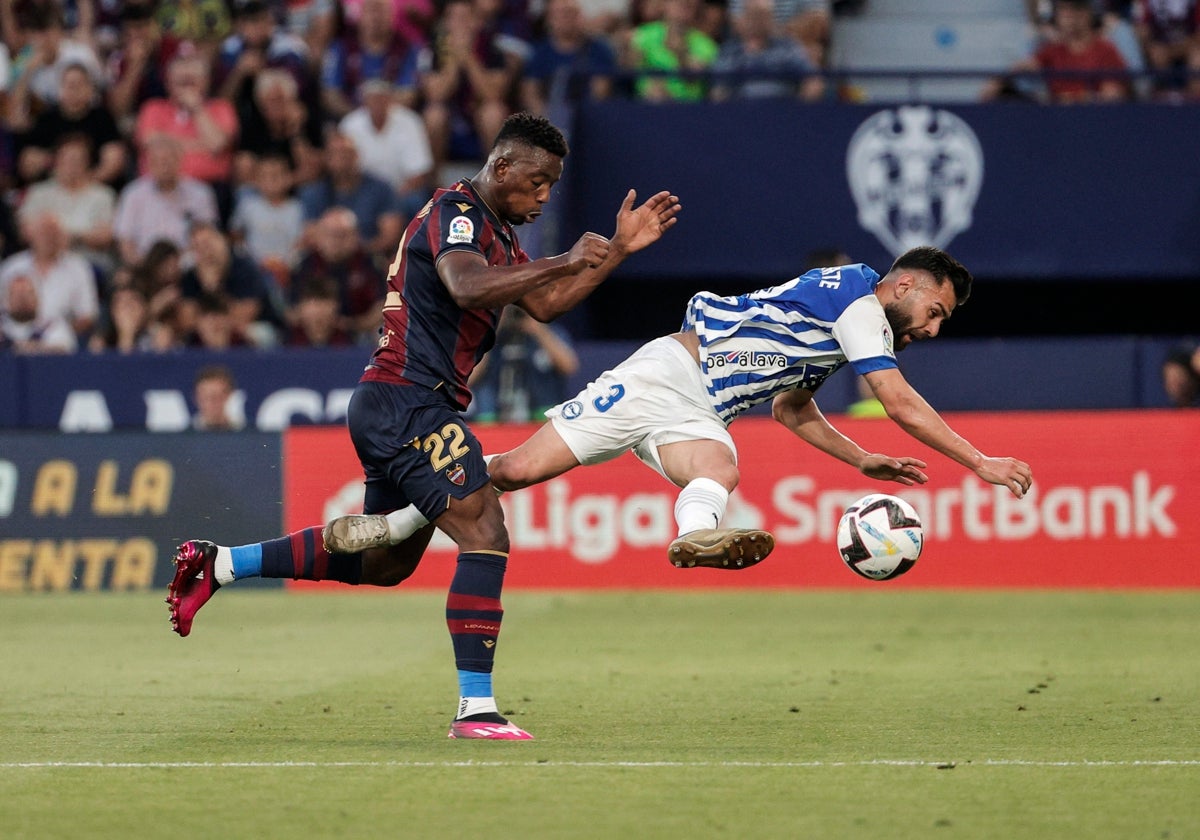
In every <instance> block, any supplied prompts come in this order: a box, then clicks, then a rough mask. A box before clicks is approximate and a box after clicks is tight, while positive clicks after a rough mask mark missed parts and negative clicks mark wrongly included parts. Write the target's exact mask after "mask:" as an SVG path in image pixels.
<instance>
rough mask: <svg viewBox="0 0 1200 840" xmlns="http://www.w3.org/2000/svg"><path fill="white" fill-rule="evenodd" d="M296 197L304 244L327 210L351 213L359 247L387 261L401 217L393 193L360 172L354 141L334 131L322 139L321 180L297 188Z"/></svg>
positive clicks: (402, 224)
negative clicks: (303, 225)
mask: <svg viewBox="0 0 1200 840" xmlns="http://www.w3.org/2000/svg"><path fill="white" fill-rule="evenodd" d="M299 198H300V203H301V205H303V207H304V221H305V223H306V225H307V227H306V230H305V242H306V243H308V242H310V237H311V236H312V230H313V225H315V223H316V221H317V219H319V218H320V217H321V215H322V214H324V213H325V211H326V210H329V209H330V208H331V207H346V208H348V209H350V210H352V211H353V212H354V217H355V219H356V220H357V222H358V232H359V235H360V236H361V237H362V240H363V245H364V247H365V248H366V249H367V251H368V253H371V254H380V255H383V256H385V257H386V258H388V259H390V258H391V256H392V252H394V251H395V250H396V243H397V242H399V241H400V234H401V233H402V232H403V231H404V216H403V213H402V212H401V209H400V201H399V199H398V197H397V196H396V193H395V191H394V190H392V188H391V187H390V186H388V185H387V184H385V183H384V182H383V181H381V180H379V179H378V178H376V177H375V176H374V175H368V174H366V173H365V172H363V170H362V166H360V165H359V162H358V150H357V149H356V148H355V146H354V142H353V141H352V140H351V139H350V138H349V137H347V136H346V135H344V134H342V133H341V132H338V131H335V132H331V133H330V135H329V137H327V138H326V140H325V177H323V178H321V179H319V180H317V181H314V182H312V183H311V184H305V185H304V186H303V187H301V189H300V195H299Z"/></svg>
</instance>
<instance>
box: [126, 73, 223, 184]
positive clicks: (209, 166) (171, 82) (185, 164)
mask: <svg viewBox="0 0 1200 840" xmlns="http://www.w3.org/2000/svg"><path fill="white" fill-rule="evenodd" d="M208 84H209V72H208V64H207V62H206V61H205V60H204V59H203V58H202V57H201V56H199V55H197V54H196V53H186V52H181V53H180V54H179V55H177V56H176V57H175V58H173V59H172V60H171V63H170V65H169V66H168V67H167V99H151V100H149V101H147V102H146V103H145V104H144V105H142V107H141V109H140V110H139V111H138V116H137V126H136V128H135V129H134V139H135V140H136V142H137V146H138V152H139V155H140V158H139V161H138V172H139V174H141V175H145V174H146V173H147V171H148V167H149V161H148V153H147V144H148V141H149V140H150V139H151V138H153V137H156V136H162V135H165V136H167V137H172V138H174V139H175V140H177V141H179V144H180V147H181V148H182V150H183V158H182V161H181V163H180V173H181V174H183V175H185V176H187V177H189V178H195V179H196V180H197V181H204V182H205V183H207V184H208V185H209V186H211V187H213V189H214V190H215V192H216V194H217V197H218V199H221V198H222V197H223V196H227V194H228V187H229V177H230V175H231V174H232V172H233V145H234V141H235V140H236V139H237V132H238V121H237V114H236V112H235V111H234V109H233V105H231V104H230V103H229V102H227V101H225V100H224V99H212V98H210V97H209V95H208Z"/></svg>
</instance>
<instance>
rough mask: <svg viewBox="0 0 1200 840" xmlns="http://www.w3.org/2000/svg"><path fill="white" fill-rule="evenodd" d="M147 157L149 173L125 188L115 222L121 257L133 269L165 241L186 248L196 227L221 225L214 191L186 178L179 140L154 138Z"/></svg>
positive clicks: (115, 232)
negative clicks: (190, 233)
mask: <svg viewBox="0 0 1200 840" xmlns="http://www.w3.org/2000/svg"><path fill="white" fill-rule="evenodd" d="M145 155H146V170H147V172H146V174H145V175H143V176H141V177H140V178H137V179H136V180H134V181H131V182H130V183H129V184H128V185H126V187H125V188H124V189H123V190H121V194H120V196H119V197H118V198H117V215H116V218H115V219H114V221H113V233H114V234H115V235H116V237H117V250H118V253H119V255H120V258H121V260H122V261H123V262H125V263H127V264H129V265H133V264H134V263H136V262H138V261H139V260H140V259H141V258H142V257H143V256H144V255H145V254H146V251H147V250H148V249H149V248H150V246H151V245H153V244H154V243H155V242H157V241H159V240H166V241H168V242H171V243H173V244H174V245H175V246H176V247H178V248H179V249H180V250H186V249H187V246H188V232H189V230H190V228H191V226H192V225H193V224H195V223H203V222H208V223H214V222H216V221H217V200H216V195H215V194H214V193H213V190H212V187H210V186H208V185H207V184H205V183H204V182H203V181H197V180H196V179H195V178H188V177H185V176H183V175H182V174H180V171H179V170H180V166H181V164H182V161H183V147H182V146H181V144H180V143H179V141H178V140H176V139H175V138H174V137H171V136H169V135H165V134H161V135H157V136H152V137H150V138H148V139H147V141H146V147H145Z"/></svg>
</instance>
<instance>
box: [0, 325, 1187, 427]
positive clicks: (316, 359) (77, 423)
mask: <svg viewBox="0 0 1200 840" xmlns="http://www.w3.org/2000/svg"><path fill="white" fill-rule="evenodd" d="M1169 344H1170V340H1169V339H1165V338H1144V337H1141V338H1139V337H1123V338H1122V337H1114V338H1071V339H1065V338H1064V339H1026V340H1016V339H958V340H956V339H939V340H937V341H934V342H928V343H925V344H922V345H919V346H916V347H913V348H912V349H910V350H907V351H906V352H905V353H904V354H903V356H902V357H901V367H902V369H903V370H904V372H905V373H906V375H907V376H908V378H909V379H910V381H912V382H913V384H914V385H915V386H916V387H917V388H918V389H919V390H920V391H921V393H922V394H924V395H925V396H926V398H927V399H928V400H929V401H930V402H931V403H932V404H933V405H934V406H935V407H936V408H938V409H941V410H947V411H951V410H953V411H971V410H1054V409H1095V408H1157V407H1163V406H1165V405H1166V400H1165V397H1164V395H1163V391H1162V385H1161V382H1160V379H1159V365H1160V363H1161V361H1162V358H1163V356H1164V355H1165V353H1166V351H1167V348H1168V346H1169ZM636 346H637V345H636V343H622V342H582V343H580V345H579V346H578V348H577V349H578V351H579V355H580V358H581V362H582V367H581V370H580V372H579V373H578V374H577V375H576V376H575V377H574V379H573V382H572V385H573V387H578V386H582V385H583V384H584V383H585V382H586V381H587V380H588V379H590V378H592V377H594V376H595V375H596V374H598V373H599V372H601V371H603V370H604V369H606V368H608V367H611V366H612V365H614V364H616V363H617V362H618V361H620V360H621V359H622V358H624V357H625V356H626V355H628V353H629V352H631V351H632V349H633V348H635V347H636ZM366 358H367V353H366V351H365V350H363V349H361V348H356V349H349V350H331V351H309V350H305V351H297V350H292V351H284V350H275V351H253V350H238V351H229V352H224V353H208V352H201V351H189V352H184V353H177V354H172V355H167V356H120V355H99V356H93V355H88V354H82V355H79V356H74V357H52V356H49V357H13V356H0V429H55V430H59V431H64V432H105V431H110V430H121V429H128V430H131V429H144V430H150V431H156V432H175V431H181V430H182V429H185V428H186V427H187V421H186V418H187V416H188V415H189V414H190V413H191V412H193V411H194V409H195V406H194V405H193V404H192V402H191V393H192V387H191V386H192V382H193V380H194V378H195V376H196V373H197V372H198V371H199V370H200V369H201V368H202V367H204V366H205V365H208V364H224V365H227V366H228V367H229V368H230V370H232V371H233V373H234V376H235V378H236V379H237V383H238V388H239V390H240V391H241V392H242V394H243V396H244V411H245V416H246V419H247V427H248V428H250V429H256V430H258V431H277V430H279V429H283V428H286V427H288V426H293V425H325V424H335V425H336V424H340V423H342V422H343V421H344V418H345V408H346V403H347V402H348V401H349V399H350V393H351V391H352V389H353V387H354V383H355V382H357V380H358V376H359V374H360V372H361V371H362V367H363V364H364V362H365V361H366ZM855 399H856V396H855V389H854V380H853V377H852V376H851V375H850V374H849V372H848V371H845V370H843V371H840V372H838V373H837V374H835V375H834V376H833V377H831V378H830V380H829V381H828V382H827V383H826V384H825V386H824V387H823V388H822V390H821V392H820V393H819V394H818V402H819V403H820V404H821V406H822V408H823V410H825V411H827V412H833V413H837V412H841V411H843V410H844V409H845V408H846V406H847V405H849V404H850V403H851V402H853V401H854V400H855Z"/></svg>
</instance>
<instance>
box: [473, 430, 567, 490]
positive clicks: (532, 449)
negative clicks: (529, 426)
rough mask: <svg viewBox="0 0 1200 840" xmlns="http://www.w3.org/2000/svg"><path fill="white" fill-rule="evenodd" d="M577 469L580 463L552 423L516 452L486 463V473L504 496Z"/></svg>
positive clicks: (531, 437) (502, 455) (499, 456)
mask: <svg viewBox="0 0 1200 840" xmlns="http://www.w3.org/2000/svg"><path fill="white" fill-rule="evenodd" d="M578 466H579V459H577V458H576V457H575V453H574V452H572V451H571V450H570V448H568V446H567V444H566V443H565V442H564V441H563V439H562V437H561V436H560V435H559V434H558V432H557V431H556V430H555V428H554V423H553V422H547V423H544V424H542V427H541V428H540V429H538V430H537V431H536V432H534V433H533V435H532V436H530V438H529V440H527V441H525V442H524V443H522V444H521V445H520V446H518V447H517V448H516V449H510V450H509V451H508V452H504V453H501V454H500V455H496V456H495V457H493V458H492V459H491V460H490V461H489V462H488V473H489V474H490V475H491V477H492V484H494V485H496V489H497V490H501V491H505V492H507V491H509V490H520V489H521V488H523V487H529V486H531V485H534V484H541V483H542V482H543V481H549V480H550V479H552V478H555V477H556V476H560V475H562V474H563V473H565V472H568V471H569V470H573V469H575V467H578Z"/></svg>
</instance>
